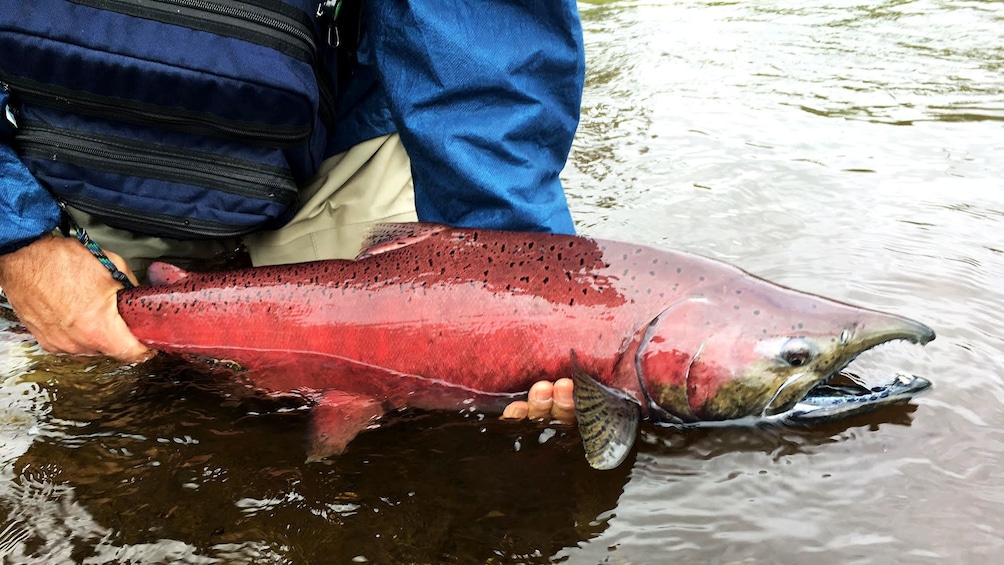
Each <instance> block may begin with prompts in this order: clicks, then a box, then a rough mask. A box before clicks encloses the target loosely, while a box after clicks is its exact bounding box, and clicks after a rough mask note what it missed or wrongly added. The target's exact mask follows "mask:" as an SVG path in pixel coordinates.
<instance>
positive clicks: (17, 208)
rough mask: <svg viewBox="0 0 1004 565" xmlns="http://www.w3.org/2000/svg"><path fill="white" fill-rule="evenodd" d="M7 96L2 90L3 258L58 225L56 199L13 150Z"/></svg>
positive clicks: (0, 224) (0, 185)
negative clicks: (39, 182) (5, 254)
mask: <svg viewBox="0 0 1004 565" xmlns="http://www.w3.org/2000/svg"><path fill="white" fill-rule="evenodd" d="M12 134H13V125H12V124H11V123H10V122H9V121H8V120H7V93H6V92H4V91H3V90H2V89H0V255H2V254H4V253H10V252H11V251H16V250H18V249H20V248H21V247H24V246H25V245H28V244H29V243H31V242H33V241H35V240H36V239H38V238H39V237H41V236H42V235H44V234H45V233H48V232H51V231H52V230H54V229H56V226H57V225H59V216H60V210H59V206H58V205H57V204H56V201H55V199H53V197H52V195H50V194H49V192H48V191H47V190H45V188H43V187H42V186H41V185H40V184H38V181H36V180H35V178H34V177H33V176H31V173H29V172H28V169H27V168H26V167H25V166H24V163H22V162H21V159H19V158H18V156H17V153H15V152H14V150H13V149H12V148H11V147H10V138H11V135H12Z"/></svg>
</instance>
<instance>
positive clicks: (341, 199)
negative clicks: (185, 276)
mask: <svg viewBox="0 0 1004 565" xmlns="http://www.w3.org/2000/svg"><path fill="white" fill-rule="evenodd" d="M71 214H72V216H73V218H74V220H76V221H77V222H78V223H79V224H80V225H81V227H83V228H84V229H85V230H86V231H87V232H88V234H90V236H91V239H92V240H94V241H95V242H97V244H98V245H99V246H101V247H102V248H103V249H106V250H109V251H114V252H115V253H118V254H119V255H121V256H122V257H123V258H124V259H125V260H126V262H127V263H128V264H129V268H130V269H132V270H133V272H134V273H136V275H137V276H138V277H139V278H140V280H141V281H142V280H143V279H144V277H145V275H146V269H147V267H149V266H150V263H152V262H153V261H157V260H161V261H168V262H171V263H174V264H176V265H178V266H180V267H182V268H185V267H187V266H189V265H191V264H193V263H203V264H204V263H207V262H208V263H212V262H213V261H217V260H219V261H222V262H225V261H226V260H227V258H228V257H233V256H236V255H237V253H238V250H239V249H240V248H241V247H242V246H243V247H244V248H246V250H247V252H248V254H249V255H250V256H251V262H252V263H253V264H254V265H256V266H261V265H279V264H285V263H300V262H304V261H314V260H320V259H350V258H352V257H355V256H356V255H357V254H358V253H359V250H360V247H361V245H362V242H363V239H364V238H365V236H366V233H367V232H368V231H369V229H370V227H372V226H374V225H376V224H378V223H382V222H413V221H416V220H417V215H416V213H415V189H414V186H413V184H412V180H411V161H410V160H409V159H408V155H407V153H406V152H405V150H404V146H403V145H402V144H401V140H400V137H399V136H398V134H396V133H394V134H390V135H386V136H382V137H378V138H374V139H371V140H369V141H365V142H363V143H360V144H359V145H356V146H354V147H352V148H351V149H349V150H348V151H346V152H344V153H339V154H338V155H334V156H332V157H330V158H328V159H326V160H325V161H324V162H323V163H322V164H321V168H320V170H319V171H318V173H317V174H316V175H315V176H314V177H313V178H312V179H310V180H309V181H308V182H307V183H306V184H305V185H304V186H303V187H301V189H300V205H299V208H298V210H297V212H296V214H295V215H294V217H293V219H292V220H290V222H289V223H288V224H286V225H285V226H283V227H282V228H280V229H278V230H275V231H270V232H262V233H259V234H253V235H249V236H245V237H244V238H242V239H240V240H238V239H233V240H205V241H201V240H200V241H180V240H174V239H165V238H159V237H150V236H144V235H138V234H134V233H132V232H128V231H124V230H119V229H115V228H112V227H109V226H107V225H105V224H103V223H101V222H99V221H97V220H95V219H94V218H93V217H91V216H89V215H88V214H85V213H83V212H81V211H80V210H76V209H72V208H71Z"/></svg>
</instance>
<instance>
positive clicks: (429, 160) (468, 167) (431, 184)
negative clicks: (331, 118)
mask: <svg viewBox="0 0 1004 565" xmlns="http://www.w3.org/2000/svg"><path fill="white" fill-rule="evenodd" d="M364 6H365V8H364V9H365V10H367V11H366V12H365V13H364V17H365V18H366V20H365V21H366V22H367V23H366V33H367V36H366V37H364V40H363V42H362V44H361V45H360V60H362V59H364V58H369V59H371V61H370V64H372V65H373V67H374V68H375V69H376V70H377V74H378V76H379V80H380V82H381V83H382V87H383V90H384V91H385V93H386V96H387V99H388V104H389V107H390V113H391V117H392V118H393V120H394V123H395V125H396V127H397V130H398V131H399V132H400V135H401V140H402V142H403V143H404V146H405V148H406V150H407V151H408V154H409V156H410V157H411V167H412V175H413V177H414V182H415V195H416V207H417V209H418V216H419V219H420V220H422V221H430V222H443V223H447V224H452V225H458V226H468V227H485V228H499V229H510V230H529V231H551V232H557V233H574V229H575V228H574V225H573V224H572V218H571V214H570V213H569V210H568V204H567V202H566V199H565V195H564V192H563V191H562V187H561V181H560V179H559V176H558V175H559V173H560V172H561V169H562V168H563V167H564V165H565V160H566V159H567V157H568V152H569V150H570V149H571V144H572V139H573V137H574V136H575V129H576V127H577V126H578V121H579V110H580V105H581V101H582V88H583V82H584V78H585V54H584V48H583V42H582V27H581V22H580V21H579V16H578V11H577V8H576V4H575V2H574V1H571V0H555V1H552V2H524V1H515V0H513V1H507V0H491V1H490V0H479V1H475V0H469V1H464V2H456V1H438V0H437V1H432V0H430V1H423V2H408V1H407V0H374V1H370V2H366V3H364Z"/></svg>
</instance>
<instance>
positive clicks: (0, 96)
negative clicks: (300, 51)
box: [0, 0, 585, 253]
mask: <svg viewBox="0 0 1004 565" xmlns="http://www.w3.org/2000/svg"><path fill="white" fill-rule="evenodd" d="M363 9H364V10H365V12H366V13H365V14H364V20H363V21H365V22H367V28H366V30H365V33H364V34H363V39H362V42H361V43H360V45H359V48H358V60H359V62H358V65H357V67H356V70H355V71H354V73H353V75H352V78H351V80H350V81H349V83H348V85H347V88H346V89H345V91H344V92H343V93H342V94H341V96H340V99H339V116H338V120H337V122H336V124H335V127H334V128H332V131H333V134H332V136H331V138H330V140H329V143H328V150H327V153H328V154H329V155H333V154H335V153H339V152H341V151H344V150H346V149H348V148H349V147H351V146H353V145H355V144H357V143H360V142H362V141H365V140H367V139H371V138H373V137H376V136H379V135H384V134H387V133H391V132H394V131H397V132H399V133H400V135H401V139H402V142H403V143H404V146H405V148H406V150H407V151H408V154H409V156H410V157H411V164H412V174H413V177H414V183H415V194H416V207H417V210H418V216H419V219H420V220H422V221H428V222H442V223H447V224H451V225H458V226H467V227H483V228H498V229H511V230H528V231H552V232H558V233H573V232H574V227H573V224H572V219H571V215H570V214H569V211H568V206H567V203H566V201H565V196H564V193H563V191H562V188H561V184H560V180H559V178H558V175H559V173H560V171H561V169H562V167H563V166H564V164H565V160H566V158H567V155H568V152H569V150H570V148H571V143H572V139H573V137H574V134H575V129H576V127H577V125H578V119H579V108H580V102H581V95H582V87H583V81H584V74H585V62H584V59H585V57H584V52H583V44H582V30H581V25H580V23H579V19H578V13H577V9H576V5H575V2H572V1H570V0H564V1H563V2H519V1H515V0H513V1H506V0H485V1H473V0H472V1H468V2H463V3H456V2H437V1H431V0H429V1H424V2H416V3H411V4H410V3H409V2H406V1H405V0H367V1H366V2H363ZM6 99H7V95H6V93H4V92H3V91H0V106H2V105H3V104H4V103H6ZM0 117H2V116H0ZM4 125H5V120H0V218H2V219H0V253H7V252H10V251H14V250H16V249H18V248H20V247H22V246H24V245H27V244H28V243H30V242H32V241H34V240H35V239H37V238H38V237H40V236H41V235H42V234H44V233H46V232H49V231H51V230H53V229H55V227H56V225H57V223H58V221H59V208H58V207H57V206H56V203H55V201H54V200H53V199H52V197H51V196H50V195H49V194H48V192H46V191H45V189H44V188H42V187H41V186H39V185H38V183H37V182H36V181H35V180H34V179H33V178H32V177H31V175H30V174H29V173H28V171H27V169H26V168H25V167H24V166H23V164H21V162H20V160H19V159H18V158H17V155H16V153H14V151H13V150H12V148H11V147H10V146H9V145H8V144H6V143H5V141H6V140H9V134H10V133H11V130H10V129H9V128H6V129H5V128H4Z"/></svg>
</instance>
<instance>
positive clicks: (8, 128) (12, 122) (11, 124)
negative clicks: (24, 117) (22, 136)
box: [0, 82, 17, 137]
mask: <svg viewBox="0 0 1004 565" xmlns="http://www.w3.org/2000/svg"><path fill="white" fill-rule="evenodd" d="M0 94H3V96H0V101H2V102H3V117H4V119H6V121H7V123H2V122H0V136H4V137H8V136H10V135H13V134H14V131H15V130H17V109H16V108H14V105H13V104H11V102H10V88H8V87H7V83H4V82H0Z"/></svg>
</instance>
